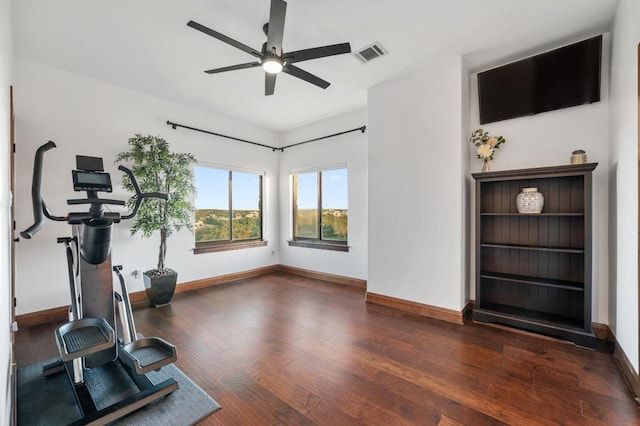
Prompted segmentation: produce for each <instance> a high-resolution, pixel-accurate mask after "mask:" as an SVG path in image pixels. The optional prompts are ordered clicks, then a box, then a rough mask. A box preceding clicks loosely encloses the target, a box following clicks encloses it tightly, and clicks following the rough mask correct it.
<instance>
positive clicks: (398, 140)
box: [367, 57, 468, 311]
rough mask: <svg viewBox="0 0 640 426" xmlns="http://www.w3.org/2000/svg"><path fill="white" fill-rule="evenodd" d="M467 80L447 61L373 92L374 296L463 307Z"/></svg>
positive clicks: (458, 65) (457, 63)
mask: <svg viewBox="0 0 640 426" xmlns="http://www.w3.org/2000/svg"><path fill="white" fill-rule="evenodd" d="M463 73H464V71H463V64H462V59H461V58H460V57H443V58H439V60H437V61H434V62H433V63H431V64H429V65H426V66H424V67H422V68H421V69H419V70H417V71H414V72H411V73H410V74H408V75H404V76H402V77H400V78H397V79H394V80H392V81H389V82H386V83H383V84H380V85H378V86H375V87H373V88H371V89H369V93H368V111H369V118H368V122H369V127H368V129H369V131H368V133H369V184H368V185H369V188H368V190H369V261H368V271H369V272H368V285H367V290H368V291H369V292H372V293H377V294H382V295H386V296H391V297H395V298H399V299H404V300H409V301H415V302H419V303H424V304H428V305H433V306H439V307H443V308H449V309H453V310H458V311H459V310H461V309H462V307H463V305H462V303H463V302H462V301H463V298H464V296H463V289H464V287H465V283H464V282H463V281H464V269H465V266H464V263H463V259H464V255H463V252H464V250H465V247H464V246H465V243H464V239H465V236H464V235H463V230H464V229H465V228H464V215H463V203H464V202H463V199H464V196H465V193H464V188H463V181H462V179H461V176H463V174H464V173H465V170H464V169H463V164H464V162H465V161H466V158H465V157H466V155H467V153H466V151H465V152H464V153H463V150H462V148H463V143H464V138H465V137H466V129H467V123H463V122H462V118H463V116H464V109H463V107H462V105H463V103H465V102H468V100H466V99H463V93H465V92H466V90H463V89H464V85H463V82H462V81H463V78H462V76H463ZM465 148H466V147H465Z"/></svg>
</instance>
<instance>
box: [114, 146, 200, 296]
mask: <svg viewBox="0 0 640 426" xmlns="http://www.w3.org/2000/svg"><path fill="white" fill-rule="evenodd" d="M195 161H196V159H195V157H194V156H193V155H191V154H186V153H174V152H171V151H170V149H169V144H168V143H167V141H166V140H164V139H162V138H160V137H158V136H143V135H141V134H136V135H134V137H132V138H129V150H128V151H125V152H121V153H120V154H118V156H117V157H116V162H117V163H123V162H124V163H127V164H128V165H129V167H130V168H131V170H132V171H133V174H134V175H135V176H136V179H137V180H138V183H139V185H140V189H141V190H142V192H160V193H163V194H167V195H168V197H169V198H168V200H161V199H158V198H150V199H147V200H145V202H144V203H142V206H141V207H140V210H139V211H138V215H137V216H136V217H135V221H134V224H133V226H132V227H131V235H134V234H136V233H138V232H139V233H141V234H142V236H143V237H146V238H149V237H151V235H153V234H154V233H155V232H156V231H159V233H160V247H159V251H158V265H157V268H155V269H150V270H148V271H145V272H144V274H143V279H144V286H145V290H146V293H147V297H148V298H149V303H150V304H151V305H152V306H162V305H166V304H169V303H170V302H171V298H172V297H173V294H174V292H175V288H176V283H177V281H178V273H177V272H176V271H174V270H173V269H170V268H167V267H166V266H165V257H166V254H167V239H168V238H169V236H170V235H171V234H172V233H173V232H175V231H179V230H181V229H182V228H187V229H189V230H190V231H193V227H192V221H193V217H194V216H193V213H194V211H195V208H194V206H193V204H192V202H191V194H193V193H194V192H195V185H194V182H193V171H192V167H191V166H192V164H193V163H194V162H195ZM123 185H124V187H125V189H127V190H129V191H131V192H134V193H135V191H134V188H133V185H132V184H131V181H130V180H129V179H128V178H127V177H126V176H125V177H124V178H123ZM134 202H135V200H134V199H131V200H130V201H129V203H130V205H129V207H132V206H133V203H134Z"/></svg>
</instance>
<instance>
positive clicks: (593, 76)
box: [478, 36, 602, 124]
mask: <svg viewBox="0 0 640 426" xmlns="http://www.w3.org/2000/svg"><path fill="white" fill-rule="evenodd" d="M601 59H602V36H598V37H594V38H591V39H588V40H584V41H581V42H578V43H575V44H571V45H569V46H564V47H561V48H559V49H556V50H552V51H550V52H545V53H542V54H540V55H536V56H532V57H530V58H526V59H523V60H521V61H517V62H513V63H510V64H507V65H503V66H501V67H498V68H494V69H491V70H488V71H484V72H481V73H478V101H479V102H478V103H479V106H480V124H485V123H491V122H493V121H500V120H507V119H509V118H515V117H521V116H524V115H531V114H537V113H540V112H545V111H551V110H555V109H560V108H567V107H571V106H576V105H582V104H587V103H592V102H598V101H599V100H600V62H601Z"/></svg>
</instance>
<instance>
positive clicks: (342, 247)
mask: <svg viewBox="0 0 640 426" xmlns="http://www.w3.org/2000/svg"><path fill="white" fill-rule="evenodd" d="M289 245H290V246H292V247H304V248H313V249H320V250H333V251H343V252H348V251H349V246H348V245H346V244H340V243H330V242H327V241H314V240H289Z"/></svg>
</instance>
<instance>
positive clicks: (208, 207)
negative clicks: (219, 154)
mask: <svg viewBox="0 0 640 426" xmlns="http://www.w3.org/2000/svg"><path fill="white" fill-rule="evenodd" d="M194 177H195V184H196V188H197V196H196V202H195V205H196V213H195V214H196V217H195V242H196V249H198V248H207V247H215V246H220V245H224V244H233V243H238V242H246V241H255V240H258V241H261V240H262V217H263V213H262V175H261V174H259V173H247V172H239V171H235V170H225V169H220V168H214V167H208V166H202V165H197V166H195V168H194Z"/></svg>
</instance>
